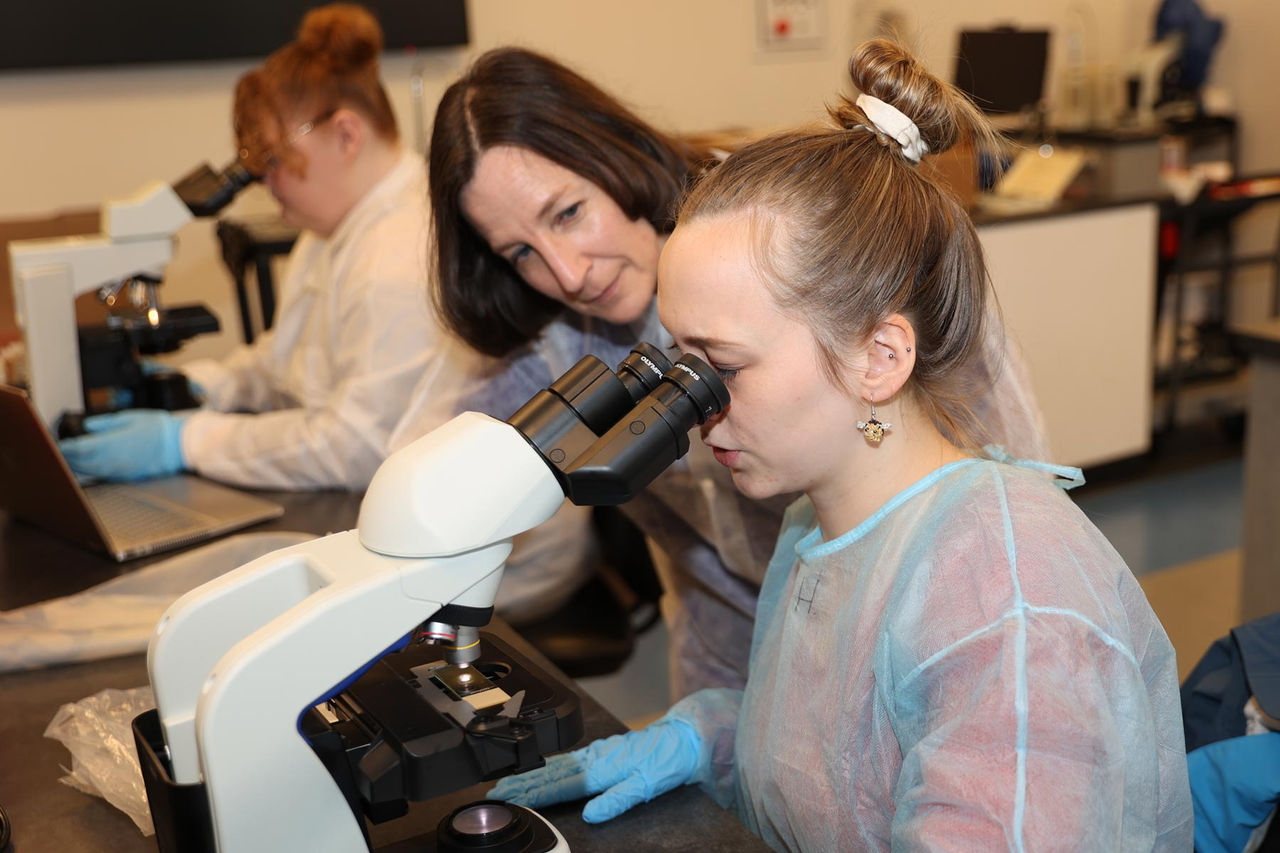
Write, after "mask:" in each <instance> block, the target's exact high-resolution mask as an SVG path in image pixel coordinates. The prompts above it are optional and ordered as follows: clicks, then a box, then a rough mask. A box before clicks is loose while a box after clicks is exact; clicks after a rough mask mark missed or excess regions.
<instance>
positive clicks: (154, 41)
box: [0, 0, 467, 69]
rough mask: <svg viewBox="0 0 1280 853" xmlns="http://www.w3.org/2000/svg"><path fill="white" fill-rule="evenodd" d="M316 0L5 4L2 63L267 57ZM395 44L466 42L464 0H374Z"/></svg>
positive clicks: (389, 43)
mask: <svg viewBox="0 0 1280 853" xmlns="http://www.w3.org/2000/svg"><path fill="white" fill-rule="evenodd" d="M319 5H323V4H322V3H320V2H316V0H270V2H267V3H264V2H262V0H181V2H175V0H110V2H93V3H86V2H84V0H28V2H16V0H15V2H9V3H5V4H4V13H5V25H4V26H3V27H0V69H17V68H66V67H85V66H102V65H126V64H135V63H174V62H208V61H216V60H222V59H240V58H252V57H262V56H266V55H267V54H269V53H271V51H273V50H275V49H276V48H277V47H280V46H281V45H282V44H284V43H286V42H288V41H290V40H291V39H292V38H293V36H294V34H295V33H296V32H297V29H298V23H299V22H300V21H301V20H302V16H303V14H305V13H306V11H307V10H308V9H310V8H312V7H314V6H319ZM361 5H363V6H365V7H367V8H369V9H370V10H371V11H373V13H374V14H375V15H376V16H377V17H378V20H379V21H380V22H381V24H382V29H383V32H384V33H385V35H386V48H387V49H388V50H402V49H412V48H421V49H426V48H433V47H447V46H453V45H464V44H466V43H467V13H466V6H465V0H365V2H362V3H361Z"/></svg>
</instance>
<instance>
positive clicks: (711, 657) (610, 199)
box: [419, 48, 1044, 697]
mask: <svg viewBox="0 0 1280 853" xmlns="http://www.w3.org/2000/svg"><path fill="white" fill-rule="evenodd" d="M714 163H715V158H714V157H713V156H712V155H711V154H710V152H706V151H701V150H698V149H697V148H695V147H694V146H692V145H689V144H686V143H684V142H681V141H680V140H677V139H674V138H672V137H669V136H667V135H665V134H663V133H660V132H659V131H657V130H654V129H653V128H651V127H650V126H648V125H647V124H646V123H645V122H643V121H641V120H640V119H639V118H637V117H636V116H635V115H634V114H633V113H632V112H631V111H630V110H628V109H627V108H625V107H624V106H622V105H621V104H620V103H618V101H617V100H615V99H614V98H613V97H611V96H609V95H608V94H606V93H604V92H603V91H601V90H600V89H599V88H598V87H596V86H595V85H593V84H592V83H590V82H589V81H587V80H586V79H584V78H583V77H581V76H580V75H578V74H576V73H575V72H573V71H571V70H570V69H568V68H565V67H564V66H563V65H560V64H559V63H557V62H555V61H554V60H551V59H548V58H547V57H544V56H540V55H538V54H536V53H532V52H530V51H527V50H522V49H518V48H503V49H498V50H493V51H490V52H489V53H486V54H484V55H483V56H481V57H480V58H479V59H477V60H476V62H475V63H474V64H473V65H472V66H471V68H470V69H469V70H468V71H467V72H466V73H465V74H464V75H463V76H462V78H461V79H460V80H458V81H457V82H456V83H454V84H453V85H451V86H450V87H449V88H448V90H447V91H446V92H445V94H444V97H443V98H442V100H441V102H440V106H439V108H438V110H437V113H436V119H435V126H434V129H433V132H432V139H431V153H430V161H429V181H430V185H431V205H432V213H433V217H434V235H435V250H436V259H437V273H438V275H437V281H436V288H437V290H436V304H437V309H438V314H439V316H440V317H441V318H442V320H443V321H444V322H445V324H446V325H447V326H449V328H450V329H451V330H452V331H454V332H455V333H456V334H457V335H458V336H459V337H461V338H462V339H463V341H464V342H465V343H467V344H468V345H470V346H471V347H472V348H474V349H475V350H477V351H479V352H482V353H486V354H488V355H491V356H498V357H501V359H502V361H501V362H500V363H499V364H497V365H495V368H494V373H493V375H492V376H491V377H490V378H489V379H488V381H487V382H486V384H485V385H484V386H483V387H482V388H481V389H480V390H479V391H478V392H477V393H476V394H475V395H473V396H472V397H471V398H470V399H469V400H468V401H467V403H466V405H467V407H470V408H478V409H481V410H483V411H487V412H489V413H490V414H493V415H495V416H499V417H506V416H508V415H509V414H511V412H512V411H514V409H515V408H516V407H518V406H519V405H520V404H521V403H523V402H524V401H525V400H526V399H528V397H529V396H530V395H531V394H532V393H533V392H534V391H536V390H537V389H539V388H541V387H544V386H545V385H546V384H547V383H548V382H549V381H551V379H552V378H554V377H556V376H559V375H560V374H561V373H563V372H564V371H565V370H567V369H568V368H569V367H571V366H572V365H573V364H574V363H575V362H576V361H577V360H578V359H579V358H580V357H581V356H582V355H584V354H586V353H593V354H595V355H597V356H599V357H601V358H602V359H604V361H605V362H606V363H609V364H616V363H617V362H618V361H620V360H621V359H622V358H623V357H624V356H625V355H626V353H627V352H628V351H629V349H630V347H631V346H633V345H634V344H635V343H636V342H637V341H640V340H647V341H650V342H653V343H655V344H658V345H659V346H670V345H671V344H672V340H671V336H670V335H669V334H667V332H666V330H665V329H664V328H663V326H662V324H661V322H659V320H658V317H657V312H656V306H655V300H654V294H655V292H656V289H657V263H658V257H659V253H660V252H661V250H662V246H663V244H664V243H665V242H666V240H667V237H668V235H669V234H670V233H671V230H672V228H673V227H674V224H675V221H674V212H675V207H676V204H677V202H678V199H679V196H680V194H681V193H682V192H683V190H684V189H685V187H686V186H687V185H688V184H689V182H690V179H691V178H692V177H693V176H694V175H695V174H697V173H699V172H701V171H704V170H706V169H708V168H713V166H714ZM994 329H995V333H994V334H993V335H991V336H990V338H989V340H988V341H987V342H986V343H987V345H986V346H985V348H984V357H983V359H981V360H980V362H979V363H978V364H977V365H976V366H975V367H974V368H973V377H974V380H975V388H976V396H975V397H974V398H973V408H974V409H975V410H976V411H977V412H978V413H979V414H980V416H981V417H982V419H983V430H982V431H983V434H984V435H987V436H989V437H990V438H991V439H992V440H994V441H997V442H999V443H1002V444H1004V445H1005V446H1007V447H1009V448H1010V449H1011V450H1012V451H1013V452H1016V453H1020V454H1025V455H1029V456H1035V457H1040V456H1042V455H1043V449H1044V439H1043V427H1042V425H1041V423H1040V421H1039V413H1038V410H1037V408H1036V406H1035V402H1034V400H1033V399H1032V397H1031V395H1030V393H1029V391H1028V390H1027V383H1026V378H1025V376H1024V375H1023V374H1022V373H1020V372H1019V369H1018V366H1017V365H1016V364H1014V363H1011V362H1009V361H1007V357H1006V352H1005V344H1004V338H1003V335H1002V334H1000V327H999V324H998V323H997V324H995V326H994ZM419 396H420V397H421V396H422V395H419ZM784 505H785V501H784V500H781V499H777V500H772V501H755V500H750V499H747V498H744V497H743V496H741V495H740V494H738V493H737V492H735V491H734V489H733V488H732V485H731V482H730V479H729V477H728V474H727V472H726V471H725V469H724V468H723V467H722V466H720V465H719V464H718V463H716V461H715V459H714V458H713V457H712V455H711V453H710V452H709V451H708V450H707V449H706V448H705V447H703V446H701V445H699V444H696V443H695V446H694V448H693V449H692V450H691V451H690V453H689V454H688V455H687V456H686V457H685V459H683V460H681V461H680V462H678V463H677V464H676V465H675V466H673V467H672V468H671V469H669V470H668V471H667V472H666V473H665V474H664V475H663V476H662V477H660V478H659V479H658V480H657V481H656V482H655V483H654V484H652V485H651V486H650V487H649V489H648V490H646V492H645V493H644V494H643V495H641V496H640V497H639V498H637V499H636V500H634V501H632V502H631V503H629V504H627V505H626V506H625V507H624V510H625V511H626V512H627V513H628V514H629V515H630V516H631V517H632V518H633V519H634V520H635V521H636V522H637V524H638V526H639V527H640V529H641V530H642V531H643V532H644V533H645V534H646V535H647V537H648V539H649V542H650V550H651V552H652V553H653V556H654V561H655V564H656V565H657V568H658V572H659V575H660V577H661V579H662V582H663V586H664V590H665V592H666V596H665V597H664V600H663V614H664V616H665V617H666V619H667V623H668V627H669V629H670V631H671V635H672V643H671V652H672V655H671V685H672V692H673V695H674V696H675V697H679V696H683V695H685V694H686V693H688V692H691V691H693V690H696V689H698V688H701V687H711V686H721V685H726V686H735V687H740V686H741V685H742V683H743V681H744V679H745V677H746V671H747V654H748V650H749V648H750V644H751V631H752V619H753V615H754V613H755V606H756V597H757V595H758V593H759V584H760V581H761V580H762V578H763V573H764V568H765V565H766V563H767V561H768V555H769V553H770V549H771V547H772V542H773V539H774V538H775V536H776V534H777V530H778V524H779V522H780V520H781V513H782V508H783V506H784Z"/></svg>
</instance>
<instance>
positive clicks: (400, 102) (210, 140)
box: [0, 0, 1280, 355]
mask: <svg viewBox="0 0 1280 853" xmlns="http://www.w3.org/2000/svg"><path fill="white" fill-rule="evenodd" d="M1146 3H1147V0H1127V2H1121V3H1116V2H1112V1H1111V0H1039V2H1032V3H1026V2H1024V0H967V2H965V3H953V2H949V0H918V2H915V3H911V4H908V3H904V2H890V0H863V2H855V0H825V7H826V15H827V21H828V26H827V32H828V36H827V38H826V40H825V44H824V45H823V46H822V47H820V48H819V49H816V50H797V51H768V50H764V49H762V48H761V47H760V46H759V45H758V41H757V37H756V11H757V0H648V2H643V3H618V2H607V0H605V1H603V2H602V0H538V2H528V0H472V2H470V3H469V4H468V13H469V15H470V25H471V33H472V43H471V44H470V45H469V46H468V47H467V48H466V49H445V50H434V51H428V52H425V53H424V54H423V55H422V56H421V57H419V58H418V59H417V60H415V59H413V58H410V57H405V56H389V57H387V58H386V59H385V61H384V69H383V70H384V79H385V81H386V84H387V87H388V90H389V92H390V94H391V97H392V101H393V103H394V105H395V107H396V110H397V113H398V114H399V116H400V119H401V124H402V129H403V132H404V135H405V138H406V140H408V141H409V142H410V143H412V142H413V140H414V138H415V133H414V129H413V128H412V126H411V119H412V116H413V112H412V106H411V101H410V76H411V73H412V71H413V68H414V66H415V62H421V64H422V66H423V71H424V77H425V87H424V89H425V101H426V103H427V104H428V111H430V109H431V108H432V107H433V106H434V104H435V103H436V101H437V100H438V99H439V96H440V94H441V93H442V92H443V90H444V88H445V87H446V86H447V85H448V84H449V82H450V81H451V80H452V79H454V78H455V77H456V76H457V74H458V73H459V71H460V70H461V69H462V68H463V67H464V66H465V64H466V63H467V62H468V61H469V59H470V58H471V57H472V56H474V55H475V54H477V53H479V52H480V51H483V50H485V49H487V48H490V47H493V46H496V45H500V44H506V43H518V44H523V45H526V46H529V47H533V48H536V49H539V50H542V51H545V52H548V53H551V54H553V55H555V56H557V57H559V58H561V59H563V60H564V61H566V62H568V63H569V64H571V65H573V66H574V67H576V68H578V69H579V70H581V71H582V72H583V73H585V74H586V75H587V76H588V77H591V78H593V79H595V80H596V81H598V82H599V83H601V84H602V85H603V86H605V87H606V88H607V89H609V90H611V91H613V92H614V93H615V94H617V95H619V96H620V97H622V98H623V99H624V100H626V101H627V102H628V103H630V104H631V105H632V106H633V107H635V108H636V109H637V110H638V111H639V112H640V113H641V114H642V115H643V116H645V117H646V118H648V119H650V120H651V121H653V122H654V123H655V124H657V125H658V126H661V127H664V128H666V129H669V130H673V131H696V130H710V129H715V128H721V127H726V126H734V125H738V126H753V127H759V126H773V125H783V124H790V123H796V122H801V121H806V120H809V119H812V118H816V117H818V116H820V115H821V114H822V109H823V105H824V103H825V102H827V101H829V100H831V99H832V98H833V97H834V95H835V93H836V92H837V91H840V90H841V89H842V87H843V86H844V82H845V60H846V56H847V54H848V51H849V49H850V47H851V46H852V45H854V44H856V43H857V42H858V41H861V40H862V39H863V38H865V37H867V36H869V35H871V34H873V33H874V31H875V29H876V21H877V19H878V18H879V17H880V15H881V14H882V13H884V12H885V11H892V10H897V11H899V12H900V13H901V14H902V15H903V16H904V17H905V20H906V30H907V32H908V33H909V34H910V37H911V40H912V42H913V43H914V45H915V48H916V49H917V50H918V51H919V53H920V55H921V56H922V58H923V59H924V60H925V61H926V63H928V64H929V65H930V66H931V67H932V69H933V70H934V71H935V72H936V73H939V74H940V75H943V76H945V77H948V78H949V77H950V75H951V70H952V64H953V59H952V51H953V50H954V42H955V33H956V31H957V30H958V29H959V28H960V27H961V26H977V27H985V26H991V25H993V24H997V23H1014V24H1017V25H1018V26H1023V27H1031V26H1047V27H1050V28H1051V29H1052V30H1053V31H1055V33H1061V32H1065V31H1066V29H1067V28H1070V27H1073V26H1083V27H1085V32H1086V33H1087V34H1088V36H1089V38H1088V40H1087V42H1086V46H1087V58H1090V59H1094V60H1096V61H1099V62H1118V61H1119V57H1120V56H1122V55H1123V53H1124V52H1125V51H1126V50H1128V49H1130V48H1132V47H1134V46H1137V45H1138V44H1140V43H1141V42H1142V40H1143V39H1144V38H1145V34H1146V31H1147V29H1148V28H1149V24H1147V23H1146V22H1147V21H1149V20H1150V11H1149V10H1145V9H1144V7H1145V5H1146ZM1209 5H1210V6H1212V7H1214V8H1213V9H1211V11H1214V12H1218V13H1221V14H1227V15H1229V16H1231V17H1232V18H1233V20H1234V19H1235V18H1237V17H1238V18H1240V19H1241V21H1242V23H1240V24H1239V25H1234V24H1233V25H1232V30H1231V38H1232V39H1233V41H1231V42H1230V44H1229V45H1228V46H1229V47H1231V49H1233V50H1234V49H1238V50H1239V55H1238V56H1235V57H1233V58H1232V59H1231V60H1230V62H1224V63H1222V64H1221V67H1220V68H1218V69H1217V70H1218V71H1219V72H1220V76H1222V78H1223V82H1224V83H1225V84H1226V85H1229V86H1232V87H1233V88H1235V89H1236V91H1237V93H1238V100H1239V103H1240V106H1241V110H1242V112H1244V118H1245V127H1246V157H1247V158H1248V159H1247V160H1246V162H1247V163H1257V164H1265V163H1271V164H1272V165H1274V164H1275V156H1274V155H1275V151H1274V147H1273V146H1271V144H1270V140H1272V139H1274V138H1275V134H1274V132H1266V133H1257V132H1254V131H1252V130H1251V123H1252V122H1254V121H1257V122H1259V126H1260V127H1268V128H1271V129H1272V130H1274V128H1275V122H1277V121H1280V119H1278V118H1277V117H1276V116H1275V115H1274V114H1273V111H1272V109H1271V105H1270V103H1267V102H1266V100H1267V93H1268V92H1270V91H1271V88H1272V87H1271V86H1269V85H1262V86H1259V85H1257V81H1261V80H1267V79H1268V76H1270V77H1271V78H1272V79H1274V77H1275V75H1274V74H1271V75H1268V73H1267V72H1268V71H1269V70H1272V69H1274V67H1275V61H1274V58H1273V57H1274V54H1275V51H1274V49H1270V47H1269V45H1267V44H1266V38H1267V32H1274V31H1275V26H1274V25H1275V23H1276V22H1277V16H1280V12H1278V11H1276V10H1274V9H1270V8H1268V9H1262V8H1261V7H1263V6H1267V7H1270V6H1275V5H1277V4H1265V3H1260V2H1257V0H1211V2H1209ZM1219 5H1221V6H1222V7H1223V8H1222V9H1221V10H1220V11H1219V10H1218V8H1217V7H1218V6H1219ZM1082 22H1083V23H1082ZM1267 23H1270V24H1271V26H1270V27H1269V28H1268V27H1264V26H1262V25H1263V24H1267ZM1051 44H1055V42H1053V41H1051ZM1059 53H1060V51H1057V50H1055V51H1054V52H1053V56H1051V63H1052V67H1051V74H1050V83H1051V86H1050V89H1051V91H1052V89H1053V86H1054V85H1055V81H1056V79H1057V73H1056V70H1057V68H1059V67H1060V66H1061V63H1062V60H1061V57H1060V56H1059ZM252 64H253V63H252V62H224V63H206V64H199V65H174V66H164V67H156V66H147V67H135V68H109V69H94V70H65V71H45V72H31V73H23V72H6V73H0V128H3V129H4V132H3V133H0V217H4V218H11V217H20V216H28V215H35V214H41V213H46V212H50V211H54V210H59V209H67V208H75V207H89V206H94V205H96V204H97V203H99V201H100V200H101V199H103V198H107V197H113V196H121V195H126V194H128V193H130V192H132V191H133V190H134V189H136V188H137V187H139V186H140V185H142V184H144V183H146V182H147V181H150V180H154V179H156V178H163V179H175V178H177V177H179V176H180V175H181V174H183V173H184V172H185V171H186V170H187V169H189V168H190V167H192V166H193V165H195V164H196V163H198V162H200V161H202V160H210V161H213V162H215V163H221V162H223V161H225V160H227V159H228V158H230V156H231V154H232V143H231V133H230V127H229V124H230V122H229V117H230V111H231V91H232V87H233V86H234V84H235V81H236V79H237V78H238V77H239V75H240V74H242V73H243V72H244V71H245V70H246V69H247V68H249V67H250V66H251V65H252ZM1250 87H1252V88H1253V89H1255V90H1256V91H1244V90H1245V89H1248V88H1250ZM427 121H428V122H429V121H430V116H429V115H428V116H427ZM1265 122H1270V124H1265ZM1268 157H1270V158H1271V159H1270V160H1268ZM270 209H271V201H270V199H269V198H267V197H265V194H262V193H256V194H255V193H246V194H245V195H244V196H242V197H241V199H239V200H237V202H236V208H235V210H237V211H240V212H245V211H253V210H270ZM179 238H180V243H181V245H180V247H179V250H178V255H177V257H176V259H175V262H174V264H173V265H172V267H171V269H170V271H169V283H168V284H167V285H166V298H167V299H168V301H170V302H174V303H178V302H185V301H196V300H199V301H204V302H206V303H208V304H209V305H210V307H211V308H212V309H213V310H214V311H215V313H217V314H219V316H220V317H221V318H222V321H223V327H224V329H225V330H227V333H224V334H223V335H222V336H220V337H219V338H216V339H215V338H213V337H212V336H210V337H209V338H205V339H197V340H196V341H194V342H192V344H191V345H189V346H188V348H187V350H186V351H185V354H187V355H202V354H210V353H217V352H221V351H224V350H225V349H227V348H228V347H229V346H230V345H231V344H233V343H234V342H235V340H236V338H237V336H238V334H239V331H238V329H239V326H238V321H237V319H236V314H235V312H234V308H233V301H232V297H231V284H230V279H229V277H228V276H227V275H226V273H225V271H224V270H223V268H222V266H221V261H220V260H219V259H218V255H217V249H216V244H215V241H214V239H213V236H212V224H211V223H209V222H197V223H194V224H192V225H190V226H188V227H187V228H186V229H184V230H183V232H182V233H181V234H180V235H179Z"/></svg>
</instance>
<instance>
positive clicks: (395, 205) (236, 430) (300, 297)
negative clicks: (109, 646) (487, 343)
mask: <svg viewBox="0 0 1280 853" xmlns="http://www.w3.org/2000/svg"><path fill="white" fill-rule="evenodd" d="M429 215H430V214H429V208H428V204H427V178H426V166H425V164H424V162H423V160H422V158H421V157H420V156H419V155H417V154H414V153H412V152H411V151H405V153H404V155H403V156H402V158H401V160H400V162H399V163H398V164H397V165H396V166H395V167H394V168H393V169H392V171H391V172H390V173H389V174H388V175H387V176H386V177H385V178H383V179H382V181H380V182H379V183H378V184H377V185H376V186H375V187H373V189H371V190H370V191H369V193H368V194H367V195H366V196H365V197H364V198H363V199H361V200H360V201H359V202H358V203H357V204H356V206H355V207H354V208H353V209H352V210H351V211H350V213H348V214H347V216H346V218H345V219H344V220H343V221H342V223H341V224H340V225H339V226H338V228H337V229H336V230H335V231H334V233H333V234H332V235H331V236H330V237H329V238H328V239H323V238H321V237H319V236H317V235H316V234H313V233H310V232H304V233H303V234H302V236H301V237H300V238H299V239H298V243H297V245H296V246H295V247H294V249H293V252H292V253H291V254H290V256H289V263H288V270H287V273H286V274H285V277H284V281H283V283H282V285H281V294H280V303H279V306H280V307H279V311H278V313H277V317H276V320H275V325H274V327H273V328H272V329H271V330H270V331H268V332H267V333H265V334H264V335H262V336H261V337H260V338H259V339H258V340H256V341H255V342H254V343H253V345H252V346H242V347H240V348H238V349H237V350H236V351H235V352H233V353H232V354H231V355H230V356H229V357H227V358H226V359H224V360H222V361H212V360H201V361H195V362H191V363H188V364H185V365H183V370H184V371H185V372H186V374H187V375H188V376H189V377H190V378H191V379H192V380H193V381H194V382H195V383H196V384H197V385H199V386H200V387H201V388H202V389H203V392H204V394H205V397H206V402H207V406H206V408H205V409H202V410H201V411H199V412H197V413H196V414H194V415H193V416H192V417H191V418H190V419H189V420H188V421H187V424H186V427H185V428H184V429H183V432H182V452H183V455H184V457H185V459H186V462H187V465H188V467H190V468H192V469H194V470H196V471H197V472H199V473H200V474H203V475H206V476H209V477H213V478H216V479H219V480H225V481H228V482H231V483H236V484H239V485H243V486H251V487H255V486H256V487H266V488H282V489H300V488H301V489H305V488H326V487H343V488H347V489H353V490H358V489H363V488H365V487H366V486H367V485H368V484H369V480H370V478H371V477H372V476H373V472H374V471H375V470H376V469H377V467H378V465H379V464H380V463H381V462H382V460H383V459H384V458H385V457H386V456H387V453H388V438H389V436H390V434H391V430H392V429H393V428H394V427H395V425H396V423H397V421H398V420H399V419H400V416H401V414H402V412H403V411H404V408H405V405H406V401H407V400H408V399H409V396H410V393H411V391H412V390H413V388H414V386H415V384H417V383H418V382H419V380H420V379H421V377H422V375H423V373H424V371H425V370H426V369H427V368H428V366H429V365H432V366H435V365H434V364H433V363H434V362H438V361H440V360H441V359H440V355H439V350H440V349H441V348H442V347H443V346H444V342H443V339H444V335H443V334H442V332H441V331H440V330H439V327H438V324H437V323H436V322H435V320H434V313H433V312H432V310H431V308H430V298H429V292H428V286H427V282H428V280H429V276H428V272H427V270H428V266H427V245H428V244H427V234H428V223H429ZM246 412H249V413H252V414H245V413H246Z"/></svg>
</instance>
